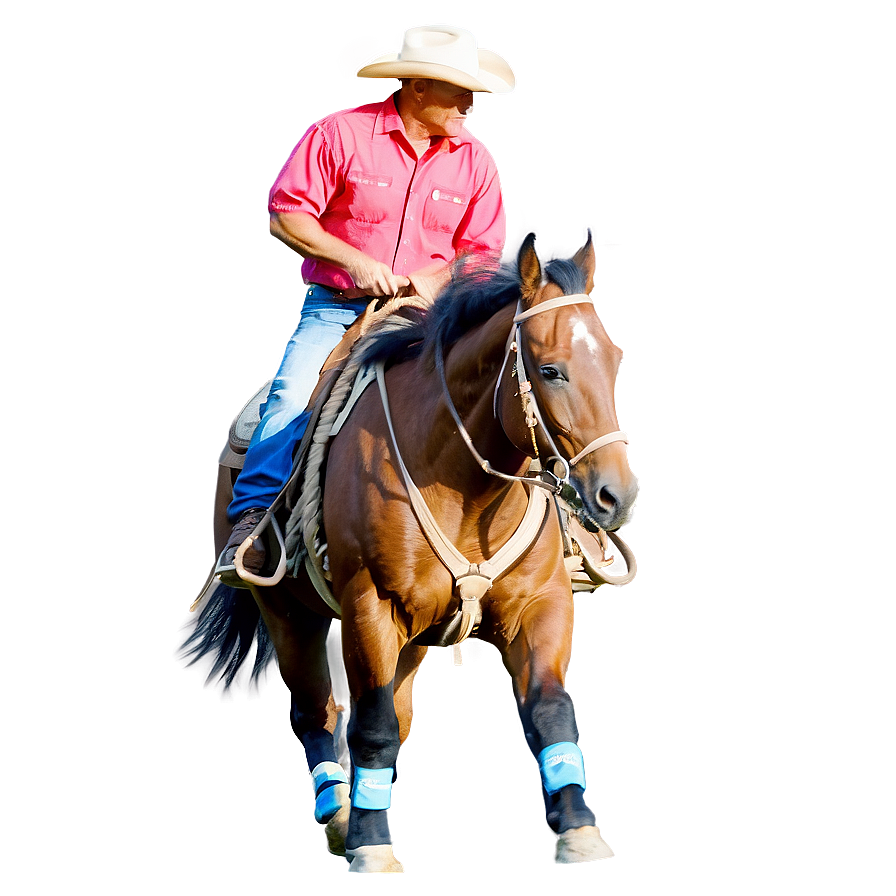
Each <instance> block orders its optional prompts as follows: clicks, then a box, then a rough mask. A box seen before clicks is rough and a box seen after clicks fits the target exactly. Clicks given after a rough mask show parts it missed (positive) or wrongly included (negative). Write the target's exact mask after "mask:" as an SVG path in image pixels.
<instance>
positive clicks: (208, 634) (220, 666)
mask: <svg viewBox="0 0 896 896" xmlns="http://www.w3.org/2000/svg"><path fill="white" fill-rule="evenodd" d="M253 641H255V642H256V647H255V662H254V664H253V666H252V674H251V676H250V681H257V680H258V678H259V676H260V675H261V673H262V672H263V671H264V669H265V667H266V666H267V664H268V663H269V662H270V661H271V660H272V659H273V658H274V645H273V643H272V642H271V636H270V635H269V634H268V630H267V628H266V626H265V624H264V621H263V620H262V618H261V613H260V612H259V609H258V604H256V603H255V599H254V598H253V597H252V594H251V593H250V592H249V591H247V590H246V589H244V588H231V587H230V586H229V585H222V584H220V583H219V584H218V587H217V588H216V589H215V591H214V593H213V594H212V595H211V597H210V598H209V599H208V602H207V603H206V605H205V607H203V609H202V612H201V613H200V614H199V617H198V618H197V620H196V622H195V625H194V627H193V631H192V632H191V633H190V636H189V637H188V638H187V640H186V641H184V643H183V644H182V645H181V652H182V654H183V656H185V657H189V658H190V662H189V665H190V666H192V665H193V663H196V662H198V661H199V660H200V659H202V657H204V656H206V655H208V654H212V655H215V654H217V655H216V656H215V661H214V664H213V665H212V668H211V671H210V672H209V673H208V678H207V679H206V682H211V681H212V680H213V679H214V678H216V677H217V679H218V680H219V681H223V682H224V689H225V690H226V689H227V688H229V687H230V686H231V685H232V684H233V680H234V679H235V678H236V674H237V672H239V670H240V667H241V666H242V665H243V662H244V661H245V660H246V658H247V657H248V656H249V653H250V651H251V650H252V642H253Z"/></svg>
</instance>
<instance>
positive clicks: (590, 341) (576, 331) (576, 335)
mask: <svg viewBox="0 0 896 896" xmlns="http://www.w3.org/2000/svg"><path fill="white" fill-rule="evenodd" d="M577 342H584V343H585V347H586V348H587V349H588V351H589V352H591V354H592V355H594V356H597V340H596V339H595V338H594V336H593V335H592V334H591V333H589V332H588V325H587V324H586V323H585V321H583V320H577V321H576V322H575V324H574V325H573V328H572V344H573V345H575V344H576V343H577Z"/></svg>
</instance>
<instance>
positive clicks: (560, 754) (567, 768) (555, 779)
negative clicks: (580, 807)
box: [538, 742, 585, 794]
mask: <svg viewBox="0 0 896 896" xmlns="http://www.w3.org/2000/svg"><path fill="white" fill-rule="evenodd" d="M538 770H539V771H540V772H541V781H542V783H543V784H544V789H545V790H546V791H547V792H548V793H550V794H554V793H556V792H557V791H558V790H562V789H563V788H564V787H567V786H569V785H570V784H578V785H579V787H581V788H582V790H584V789H585V760H584V758H583V757H582V751H581V750H580V749H579V748H578V746H577V745H576V744H573V743H568V742H566V743H559V744H552V745H551V746H550V747H545V748H544V749H543V750H542V751H541V752H540V753H539V754H538Z"/></svg>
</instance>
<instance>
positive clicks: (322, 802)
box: [311, 762, 348, 824]
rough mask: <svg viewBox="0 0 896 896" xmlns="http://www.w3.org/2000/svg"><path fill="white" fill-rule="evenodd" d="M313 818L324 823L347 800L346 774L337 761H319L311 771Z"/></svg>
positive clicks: (319, 822)
mask: <svg viewBox="0 0 896 896" xmlns="http://www.w3.org/2000/svg"><path fill="white" fill-rule="evenodd" d="M311 780H312V782H313V783H314V797H315V798H314V820H315V821H316V822H317V823H318V824H326V823H327V822H328V821H329V820H330V819H331V818H332V817H333V816H334V815H335V814H336V813H337V812H338V811H339V810H340V809H341V808H342V807H343V805H345V803H347V802H348V776H347V775H346V773H345V770H344V769H343V768H342V766H341V765H339V763H337V762H321V763H318V764H317V765H316V766H314V769H313V771H312V772H311Z"/></svg>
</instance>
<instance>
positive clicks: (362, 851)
mask: <svg viewBox="0 0 896 896" xmlns="http://www.w3.org/2000/svg"><path fill="white" fill-rule="evenodd" d="M345 857H346V858H347V859H348V860H349V862H351V864H350V865H349V868H348V870H349V871H356V872H358V873H359V874H369V873H371V872H391V873H393V874H394V873H398V874H400V873H401V872H403V871H404V868H402V867H401V862H399V861H398V859H396V858H395V855H394V854H393V852H392V847H391V846H390V845H389V844H388V843H386V844H384V845H382V846H359V847H358V848H357V849H347V850H346V851H345Z"/></svg>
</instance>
